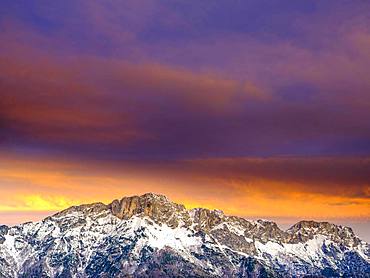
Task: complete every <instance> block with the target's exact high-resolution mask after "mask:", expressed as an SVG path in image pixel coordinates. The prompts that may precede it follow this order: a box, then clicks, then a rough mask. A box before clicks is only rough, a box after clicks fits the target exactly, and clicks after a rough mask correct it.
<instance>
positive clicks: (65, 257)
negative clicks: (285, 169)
mask: <svg viewBox="0 0 370 278" xmlns="http://www.w3.org/2000/svg"><path fill="white" fill-rule="evenodd" d="M369 247H370V246H369V244H368V243H367V242H365V241H363V240H361V239H360V238H358V237H357V236H356V235H355V234H354V232H353V231H352V229H351V228H349V227H344V226H339V225H335V224H331V223H328V222H315V221H300V222H298V223H296V224H294V225H293V226H292V227H291V228H289V229H288V230H282V229H280V228H279V227H278V225H277V224H276V223H274V222H271V221H266V220H256V221H251V220H246V219H244V218H241V217H236V216H228V215H225V214H224V213H223V212H222V211H220V210H209V209H205V208H195V209H190V210H189V209H186V208H185V206H183V205H181V204H177V203H174V202H171V201H170V200H169V199H168V198H167V197H165V196H163V195H158V194H153V193H147V194H144V195H141V196H132V197H124V198H122V199H121V200H114V201H113V202H111V203H110V204H108V205H106V204H103V203H93V204H88V205H80V206H73V207H70V208H68V209H66V210H63V211H61V212H59V213H57V214H55V215H53V216H50V217H47V218H45V219H43V220H42V221H39V222H27V223H24V224H20V225H17V226H13V227H8V226H6V225H1V226H0V277H9V278H10V277H35V278H36V277H76V278H84V277H370V248H369Z"/></svg>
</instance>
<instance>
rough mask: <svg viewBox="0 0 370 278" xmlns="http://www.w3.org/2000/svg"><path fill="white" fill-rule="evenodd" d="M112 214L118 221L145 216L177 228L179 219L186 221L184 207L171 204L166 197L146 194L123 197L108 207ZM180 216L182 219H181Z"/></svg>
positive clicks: (187, 218)
mask: <svg viewBox="0 0 370 278" xmlns="http://www.w3.org/2000/svg"><path fill="white" fill-rule="evenodd" d="M108 207H109V209H110V210H111V212H112V214H113V215H115V216H116V217H118V218H120V219H129V218H131V217H132V216H134V215H136V216H140V217H143V216H147V217H149V218H151V219H153V220H154V221H156V222H157V223H166V224H168V225H169V226H171V227H175V226H178V224H179V221H180V220H181V218H183V219H182V220H184V221H188V220H189V217H187V215H186V209H185V206H183V205H180V204H176V203H173V202H171V201H170V200H169V199H168V198H167V197H166V196H164V195H159V194H154V193H146V194H143V195H141V196H132V197H124V198H122V199H121V200H114V201H113V202H112V203H110V204H109V205H108ZM181 216H182V217H181Z"/></svg>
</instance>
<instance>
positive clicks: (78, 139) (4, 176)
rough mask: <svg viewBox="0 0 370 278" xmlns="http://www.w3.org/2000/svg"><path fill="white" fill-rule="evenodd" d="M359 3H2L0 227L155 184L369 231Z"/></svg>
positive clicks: (288, 220) (271, 213)
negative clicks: (0, 224) (1, 224)
mask: <svg viewBox="0 0 370 278" xmlns="http://www.w3.org/2000/svg"><path fill="white" fill-rule="evenodd" d="M369 10H370V2H369V1H360V0H358V1H356V0H351V1H349V0H348V1H345V0H335V1H334V0H329V1H310V0H305V1H299V0H298V1H285V0H279V1H277V0H243V1H241V0H216V1H214V0H212V1H211V0H204V1H188V0H171V1H170V0H162V1H156V0H145V1H144V0H126V1H110V0H106V1H98V0H89V1H81V0H73V1H70V0H65V1H26V0H24V1H22V0H19V1H13V0H3V1H2V2H1V4H0V42H1V43H0V223H4V224H9V225H14V224H17V223H21V222H23V221H28V220H39V219H42V218H43V217H45V216H46V215H50V214H52V213H54V212H56V211H59V210H61V209H64V208H66V207H69V206H71V205H76V204H81V203H90V202H96V201H102V202H105V203H109V202H111V201H112V200H113V199H116V198H122V197H123V196H129V195H138V194H142V193H145V192H155V193H160V194H164V195H166V196H168V197H169V198H170V199H171V200H173V201H176V202H179V203H183V204H185V205H186V206H187V207H188V208H192V207H199V206H202V207H207V208H210V209H214V208H218V209H221V210H223V211H224V212H225V213H228V214H233V215H239V216H242V217H246V218H251V219H255V218H264V219H271V220H274V221H277V222H278V223H279V224H280V225H281V226H283V227H287V226H289V225H290V224H293V223H294V222H296V221H298V220H302V219H313V220H317V221H331V222H334V223H338V224H343V225H350V226H352V227H353V228H354V229H355V231H356V232H357V233H358V234H359V235H360V236H361V237H362V238H364V239H366V240H368V241H370V78H369V69H370V14H369V13H368V12H367V11H369Z"/></svg>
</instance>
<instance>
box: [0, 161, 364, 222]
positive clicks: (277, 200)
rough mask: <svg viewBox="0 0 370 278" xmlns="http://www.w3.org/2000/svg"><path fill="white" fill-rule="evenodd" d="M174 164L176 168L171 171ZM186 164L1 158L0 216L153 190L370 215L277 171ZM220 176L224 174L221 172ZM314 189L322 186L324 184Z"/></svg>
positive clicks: (245, 211)
mask: <svg viewBox="0 0 370 278" xmlns="http://www.w3.org/2000/svg"><path fill="white" fill-rule="evenodd" d="M283 161H284V160H283ZM285 161H286V160H285ZM176 163H178V165H182V166H180V167H177V166H175V167H173V164H176ZM236 163H237V160H235V161H234V164H235V165H236ZM258 163H264V162H263V160H259V162H258ZM321 163H322V162H320V165H322V164H321ZM171 164H172V166H171ZM185 165H186V164H182V162H172V163H170V164H168V165H167V164H163V163H162V164H161V166H159V164H158V163H154V164H151V163H149V164H148V163H146V164H144V163H140V164H135V163H132V162H130V163H129V162H127V163H121V164H120V163H109V162H97V161H96V162H90V163H86V162H85V163H82V164H81V163H80V162H79V161H78V160H69V161H68V160H57V161H55V160H54V161H53V160H51V159H48V158H39V159H38V160H35V159H33V160H28V159H26V158H24V157H23V158H22V157H16V156H14V155H4V156H2V158H1V160H0V166H1V169H0V177H1V180H0V182H1V184H2V188H1V195H0V203H1V204H2V205H1V207H0V211H2V212H11V211H13V212H16V211H56V210H61V209H63V208H65V207H68V206H70V205H74V204H80V203H90V202H96V201H103V202H105V203H108V202H110V201H112V200H113V199H115V198H121V197H122V196H127V195H137V194H141V193H145V192H149V191H150V192H151V191H154V192H156V193H162V194H165V195H167V196H168V197H170V198H171V199H172V200H174V201H177V202H180V203H184V204H185V205H186V206H187V207H189V208H192V207H198V206H202V207H208V208H212V209H213V208H218V209H222V210H224V211H225V212H226V213H228V214H234V215H240V216H244V217H247V218H248V217H249V218H257V217H263V218H274V219H275V218H310V219H311V218H313V219H334V218H348V219H349V218H356V219H364V220H366V219H369V216H370V206H369V205H370V203H369V198H368V197H366V196H355V195H351V194H347V195H344V194H342V192H341V191H340V190H339V191H336V189H335V188H332V190H331V191H330V192H329V191H324V192H321V191H320V190H319V187H320V185H319V186H317V185H315V186H314V187H312V186H310V185H312V184H314V182H313V181H307V183H306V184H302V183H300V182H296V181H294V180H289V179H286V178H285V179H283V180H282V179H279V178H277V177H276V176H275V178H273V176H274V175H275V174H274V175H272V176H271V174H270V176H269V173H266V174H265V177H263V178H262V177H260V178H256V177H255V178H252V179H246V178H242V177H239V178H230V177H227V176H225V175H224V173H221V171H220V169H221V168H217V169H218V172H219V173H216V172H207V171H205V170H204V169H203V168H198V170H197V171H194V168H188V166H185ZM235 165H234V166H235ZM241 165H242V164H241ZM242 166H243V165H242ZM234 168H235V167H234ZM224 171H226V172H227V171H228V170H227V168H226V167H225V169H224ZM288 174H289V173H287V175H288ZM260 175H261V176H262V174H261V173H260ZM236 176H237V174H236ZM320 184H321V186H322V187H326V186H327V184H326V183H325V182H324V181H323V180H321V181H320ZM367 188H368V187H367ZM7 196H13V197H12V198H8V197H7ZM338 208H340V209H338Z"/></svg>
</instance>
